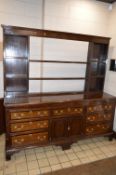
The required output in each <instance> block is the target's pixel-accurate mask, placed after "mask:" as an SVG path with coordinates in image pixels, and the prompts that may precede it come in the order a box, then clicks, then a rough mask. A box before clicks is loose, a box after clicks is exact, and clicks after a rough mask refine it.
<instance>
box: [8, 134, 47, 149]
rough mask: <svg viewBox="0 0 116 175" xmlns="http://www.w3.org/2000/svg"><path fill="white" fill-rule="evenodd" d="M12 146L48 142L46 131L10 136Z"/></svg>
mask: <svg viewBox="0 0 116 175" xmlns="http://www.w3.org/2000/svg"><path fill="white" fill-rule="evenodd" d="M11 140H12V145H13V146H23V145H28V144H37V143H46V142H48V133H47V132H43V133H34V134H28V135H21V136H14V137H12V138H11Z"/></svg>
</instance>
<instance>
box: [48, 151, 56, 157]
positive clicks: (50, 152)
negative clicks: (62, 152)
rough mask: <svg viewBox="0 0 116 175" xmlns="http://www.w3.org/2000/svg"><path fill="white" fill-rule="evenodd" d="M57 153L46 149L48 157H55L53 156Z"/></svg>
mask: <svg viewBox="0 0 116 175" xmlns="http://www.w3.org/2000/svg"><path fill="white" fill-rule="evenodd" d="M55 155H56V154H55V151H51V150H50V151H46V156H47V157H53V156H55Z"/></svg>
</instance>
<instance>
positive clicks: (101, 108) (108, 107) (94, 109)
mask: <svg viewBox="0 0 116 175" xmlns="http://www.w3.org/2000/svg"><path fill="white" fill-rule="evenodd" d="M112 109H113V105H112V104H101V105H95V106H89V107H87V112H88V113H91V112H99V111H111V110H112Z"/></svg>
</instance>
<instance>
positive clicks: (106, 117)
mask: <svg viewBox="0 0 116 175" xmlns="http://www.w3.org/2000/svg"><path fill="white" fill-rule="evenodd" d="M112 119H113V116H112V113H106V114H102V113H98V114H88V115H87V118H86V121H87V122H98V121H111V120H112Z"/></svg>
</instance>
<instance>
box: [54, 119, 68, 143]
mask: <svg viewBox="0 0 116 175" xmlns="http://www.w3.org/2000/svg"><path fill="white" fill-rule="evenodd" d="M67 126H68V120H67V118H61V119H53V120H52V126H51V135H52V140H57V139H60V138H64V137H67V134H68V133H67Z"/></svg>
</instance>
